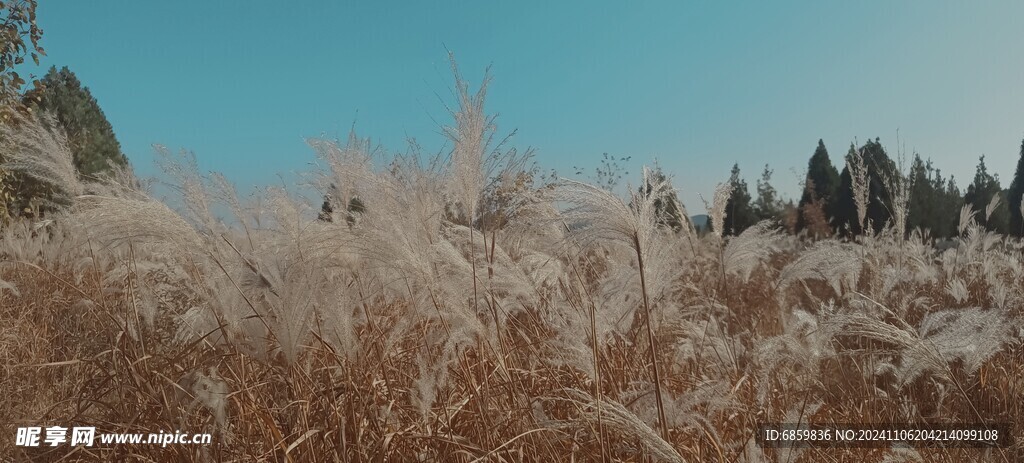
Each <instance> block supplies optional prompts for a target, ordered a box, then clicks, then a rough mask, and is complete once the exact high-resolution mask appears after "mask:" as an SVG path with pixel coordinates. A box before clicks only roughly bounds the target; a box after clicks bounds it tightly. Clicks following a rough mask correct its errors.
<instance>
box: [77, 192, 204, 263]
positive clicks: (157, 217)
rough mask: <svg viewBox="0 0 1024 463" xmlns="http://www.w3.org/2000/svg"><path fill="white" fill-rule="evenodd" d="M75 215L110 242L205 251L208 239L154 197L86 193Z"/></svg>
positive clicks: (98, 238) (176, 250) (97, 236)
mask: <svg viewBox="0 0 1024 463" xmlns="http://www.w3.org/2000/svg"><path fill="white" fill-rule="evenodd" d="M80 203H81V204H80V206H79V211H77V212H76V214H75V216H74V218H75V219H76V220H79V221H81V222H80V223H82V224H83V225H84V226H85V227H87V228H86V230H89V232H90V233H89V236H90V237H91V238H92V239H95V240H96V241H97V242H100V243H104V244H106V245H121V244H127V243H128V242H129V241H131V242H135V243H148V244H155V245H170V246H171V247H172V248H171V249H173V252H174V254H175V255H180V254H179V253H183V254H193V253H203V252H204V250H205V249H206V248H207V246H206V244H207V243H206V240H205V239H204V238H203V237H202V236H200V235H199V234H198V233H197V232H196V230H195V228H193V227H192V226H191V225H190V224H189V223H188V222H186V221H185V220H184V219H183V218H182V217H181V216H180V215H178V214H177V213H176V212H174V211H173V210H171V209H170V208H169V207H167V206H166V205H164V203H162V202H159V201H156V200H153V199H135V198H117V197H104V196H95V195H85V196H82V197H81V198H80Z"/></svg>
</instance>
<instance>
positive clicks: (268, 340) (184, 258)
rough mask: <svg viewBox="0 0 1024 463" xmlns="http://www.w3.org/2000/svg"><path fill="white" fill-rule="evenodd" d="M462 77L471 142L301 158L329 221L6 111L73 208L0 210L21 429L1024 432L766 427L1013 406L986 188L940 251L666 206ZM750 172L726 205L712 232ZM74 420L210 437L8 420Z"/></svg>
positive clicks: (554, 455)
mask: <svg viewBox="0 0 1024 463" xmlns="http://www.w3.org/2000/svg"><path fill="white" fill-rule="evenodd" d="M457 88H458V89H460V90H461V91H460V92H459V94H458V97H459V100H460V101H459V103H460V105H459V107H458V108H456V110H454V111H453V116H454V117H453V123H452V126H451V127H449V128H448V129H447V131H446V134H447V135H448V136H449V138H450V139H451V146H452V150H451V153H450V155H445V156H438V157H431V156H428V155H425V154H422V153H418V152H416V151H415V150H413V151H412V152H410V153H408V154H405V155H390V154H385V153H380V152H376V151H374V150H373V149H371V147H370V146H369V144H368V142H366V141H364V140H362V139H359V138H357V137H354V136H353V137H352V138H350V139H349V140H347V141H342V142H340V143H338V142H334V141H329V140H313V141H311V143H310V144H311V146H312V148H313V149H314V150H315V151H316V152H317V154H318V155H319V159H320V166H321V167H320V169H319V170H317V171H314V172H311V173H310V175H309V179H310V181H311V183H312V184H314V185H317V186H319V187H320V188H321V191H330V193H331V195H332V197H331V201H332V202H333V203H334V204H336V205H338V204H340V205H342V206H341V207H337V206H336V207H334V208H333V209H334V211H333V212H332V213H331V214H328V215H327V216H325V217H323V219H330V220H321V219H318V218H317V213H318V211H319V209H320V204H319V198H317V199H316V200H311V199H305V198H303V197H301V196H300V195H298V194H297V193H296V192H295V191H283V190H280V189H268V190H265V191H263V192H262V193H261V194H260V195H259V196H258V197H250V198H245V199H239V197H238V195H237V194H236V193H235V192H234V190H233V188H232V187H231V186H230V184H229V183H228V182H227V181H226V180H225V179H224V178H222V177H220V176H217V175H200V173H199V172H197V171H196V169H195V164H194V162H192V161H193V160H190V159H189V158H188V157H187V156H178V155H172V154H167V153H165V154H164V155H163V161H165V162H166V172H167V179H168V181H169V182H170V183H171V185H172V188H170V189H169V190H168V191H173V192H174V193H175V194H176V196H175V198H177V199H176V200H173V201H170V200H168V201H169V202H164V201H161V200H157V199H155V197H156V194H155V193H152V191H151V190H149V192H147V189H146V188H142V187H140V186H139V184H138V182H136V181H134V180H132V179H131V178H130V175H129V174H127V173H124V172H121V173H118V174H117V175H113V176H110V177H109V178H103V179H82V178H79V177H78V176H76V175H75V173H74V168H73V166H71V164H70V163H71V160H70V154H68V151H67V148H66V146H64V145H63V144H62V140H61V137H60V136H59V135H58V134H53V133H49V132H47V131H46V130H44V129H42V128H40V126H38V125H33V124H27V126H23V127H22V128H20V129H16V130H15V129H11V130H15V132H14V133H11V134H9V135H10V136H12V137H13V138H12V139H14V140H17V141H18V143H17V144H16V145H17V146H19V147H20V148H19V149H20V150H21V152H23V153H26V154H25V155H23V156H21V158H20V159H19V162H20V164H19V166H20V168H21V169H23V170H25V171H26V172H29V173H30V174H32V175H33V176H35V177H37V178H40V179H44V180H47V181H48V182H50V183H51V184H52V185H54V186H55V189H56V191H57V194H56V196H55V198H57V199H58V200H59V202H58V206H59V210H57V211H55V212H52V213H51V214H50V215H48V216H47V218H46V220H45V221H35V222H32V221H12V222H10V223H8V224H7V225H6V226H4V228H3V230H2V236H0V360H2V361H0V365H2V368H3V371H2V373H0V391H2V394H0V424H2V428H3V429H2V430H0V432H2V433H3V435H4V436H5V437H4V438H3V439H0V455H8V456H10V457H11V458H12V459H14V460H18V461H21V460H25V459H39V460H58V459H61V458H66V459H68V460H105V461H117V460H138V461H165V460H182V461H295V462H304V461H446V462H447V461H602V460H605V461H710V462H760V461H771V462H786V461H804V462H810V461H849V462H860V461H890V462H895V461H940V462H960V461H1007V462H1013V461H1021V460H1022V459H1024V447H1022V446H1021V445H1020V444H1015V445H1013V446H1011V447H1008V448H1001V449H994V448H988V449H913V448H907V447H901V446H899V445H893V446H889V447H885V448H873V449H830V450H821V449H762V448H760V447H758V445H757V443H756V442H755V439H754V437H755V436H754V434H755V431H756V429H757V426H758V424H759V423H771V422H776V423H798V422H803V423H806V422H811V423H815V424H822V425H832V424H842V423H846V424H849V423H888V422H916V423H932V424H962V423H1011V424H1012V423H1018V422H1020V418H1021V417H1022V416H1024V415H1022V407H1021V398H1022V396H1024V395H1022V391H1021V386H1022V385H1024V381H1022V380H1024V370H1022V368H1021V361H1022V355H1024V349H1022V346H1021V338H1022V335H1024V325H1022V320H1024V319H1022V314H1021V307H1022V306H1024V285H1022V284H1021V281H1022V278H1024V256H1022V244H1021V242H1020V241H1018V240H1016V239H1010V238H1007V237H1003V236H997V235H993V234H990V233H988V232H986V231H984V229H983V228H982V227H980V226H978V225H977V224H976V223H975V220H974V217H975V215H976V214H984V211H977V212H975V211H970V210H965V211H964V213H963V214H962V215H961V218H960V224H961V225H960V238H959V239H958V240H957V241H956V242H955V246H952V247H950V248H948V249H945V250H941V251H940V250H937V249H936V248H935V247H934V246H933V245H932V241H931V240H930V239H929V238H928V237H927V233H921V232H918V231H915V232H913V233H910V234H909V236H904V235H903V234H902V233H898V232H894V231H893V228H889V229H888V230H887V231H886V232H883V233H882V234H879V235H875V236H862V237H859V238H857V239H855V240H839V239H835V238H833V239H826V240H818V241H812V240H807V239H804V238H798V237H794V236H790V235H786V234H784V233H783V232H781V231H780V230H779V229H778V227H777V226H776V225H774V224H771V223H767V222H765V223H761V224H759V225H757V226H755V227H753V228H751V229H749V230H747V231H746V232H744V233H743V234H741V235H740V236H735V237H724V238H723V237H721V236H719V235H718V234H716V233H702V234H698V233H696V232H695V231H694V230H693V229H692V227H689V226H684V227H682V229H681V230H678V231H674V230H672V229H670V228H668V227H664V226H661V225H659V224H662V223H664V222H665V217H664V216H663V215H664V210H665V208H664V207H663V203H662V201H661V199H663V198H666V197H668V196H666V194H667V192H668V190H669V189H670V188H671V186H670V185H668V184H667V183H660V182H657V181H653V182H651V185H650V186H651V187H652V188H651V189H650V191H651V193H650V194H639V193H633V194H631V195H629V197H624V195H620V194H614V193H611V192H608V191H606V190H604V189H601V188H598V187H595V186H592V185H589V184H586V183H579V182H574V181H568V180H562V181H557V182H542V181H540V180H539V179H538V178H536V176H535V175H533V174H534V173H533V172H532V171H531V170H530V169H529V165H530V164H529V157H528V153H520V152H516V151H514V150H511V149H507V148H505V147H504V145H503V144H502V143H498V140H497V139H492V138H493V137H494V128H493V125H492V123H491V119H489V118H488V116H487V115H486V114H485V113H484V111H483V97H484V91H483V90H481V91H480V92H479V93H471V92H469V91H468V89H466V87H465V85H464V84H462V83H461V82H459V85H458V86H457ZM331 185H333V188H332V187H331ZM631 191H635V189H631ZM728 194H729V192H728V191H727V190H726V189H720V190H719V191H718V192H716V194H715V197H714V198H713V201H712V203H713V204H711V205H710V215H711V221H712V223H713V224H714V225H715V228H716V229H719V230H720V229H721V228H722V218H723V215H724V201H725V198H727V196H728ZM354 199H358V204H359V206H358V207H345V205H353V204H356V203H355V202H354ZM905 212H906V211H903V212H902V213H903V214H905ZM684 213H685V211H684ZM52 424H57V425H61V426H71V425H86V426H96V427H97V429H98V431H102V432H146V433H148V432H159V431H173V430H182V431H187V432H209V433H212V434H213V435H214V439H213V441H214V443H213V444H212V445H206V446H191V445H172V446H167V447H160V446H154V445H130V444H124V445H115V446H107V447H102V446H96V447H81V448H72V447H70V446H68V445H63V446H58V447H53V448H50V447H41V448H26V447H15V446H13V443H14V440H13V437H14V435H15V428H16V427H19V426H40V425H42V426H48V425H52ZM1014 432H1015V433H1016V431H1014ZM1015 435H1018V436H1019V434H1015Z"/></svg>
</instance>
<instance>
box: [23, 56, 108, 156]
mask: <svg viewBox="0 0 1024 463" xmlns="http://www.w3.org/2000/svg"><path fill="white" fill-rule="evenodd" d="M41 82H42V84H43V86H44V89H43V91H42V94H41V96H40V100H39V101H38V102H37V103H35V104H34V106H35V107H36V108H37V109H38V110H42V111H46V112H49V113H51V114H53V115H54V116H56V118H57V122H58V123H60V125H61V128H63V129H64V131H65V132H66V133H67V137H68V144H69V145H70V146H69V148H70V149H71V154H72V155H73V156H74V161H75V167H77V168H78V171H79V172H80V173H81V174H82V175H85V176H90V175H95V174H97V173H100V172H103V171H105V170H107V168H108V162H113V163H114V164H116V165H120V166H124V165H126V164H127V163H128V160H127V158H125V156H124V154H123V153H121V144H120V143H118V141H117V137H115V136H114V129H113V127H111V125H110V122H109V121H107V118H106V116H105V115H104V114H103V110H101V109H100V106H99V103H98V102H97V101H96V99H95V98H93V96H92V93H91V92H90V91H89V88H88V87H82V84H81V82H79V80H78V77H77V76H75V73H74V72H71V70H69V69H68V68H67V67H63V68H61V69H60V70H59V71H58V70H57V68H56V67H51V68H50V71H49V72H47V73H46V76H45V77H43V79H42V81H41Z"/></svg>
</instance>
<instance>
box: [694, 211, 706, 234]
mask: <svg viewBox="0 0 1024 463" xmlns="http://www.w3.org/2000/svg"><path fill="white" fill-rule="evenodd" d="M690 222H693V227H694V228H696V229H698V230H707V228H708V215H707V214H697V215H693V216H690Z"/></svg>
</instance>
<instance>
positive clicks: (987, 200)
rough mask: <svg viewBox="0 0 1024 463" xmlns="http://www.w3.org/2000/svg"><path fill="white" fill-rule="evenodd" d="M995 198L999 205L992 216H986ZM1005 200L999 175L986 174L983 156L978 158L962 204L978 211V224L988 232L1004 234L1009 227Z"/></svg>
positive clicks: (986, 168)
mask: <svg viewBox="0 0 1024 463" xmlns="http://www.w3.org/2000/svg"><path fill="white" fill-rule="evenodd" d="M996 196H1000V199H999V204H998V206H997V207H996V208H995V210H993V211H992V214H991V215H988V214H987V211H986V209H987V208H988V206H989V204H991V203H992V199H993V198H994V197H996ZM1005 199H1006V198H1005V195H1004V192H1003V191H1002V186H1000V184H999V174H989V173H988V167H987V166H985V155H982V156H981V157H980V158H978V167H977V169H976V170H975V173H974V182H973V183H971V184H970V185H969V186H968V187H967V193H965V194H964V202H965V203H968V204H970V205H971V207H972V208H974V210H975V211H978V215H977V221H978V223H980V224H982V225H984V226H985V228H987V229H988V230H990V231H994V232H997V233H1006V232H1007V231H1008V229H1009V227H1010V224H1009V222H1010V217H1009V215H1010V214H1009V208H1008V207H1007V205H1006V200H1005Z"/></svg>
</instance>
